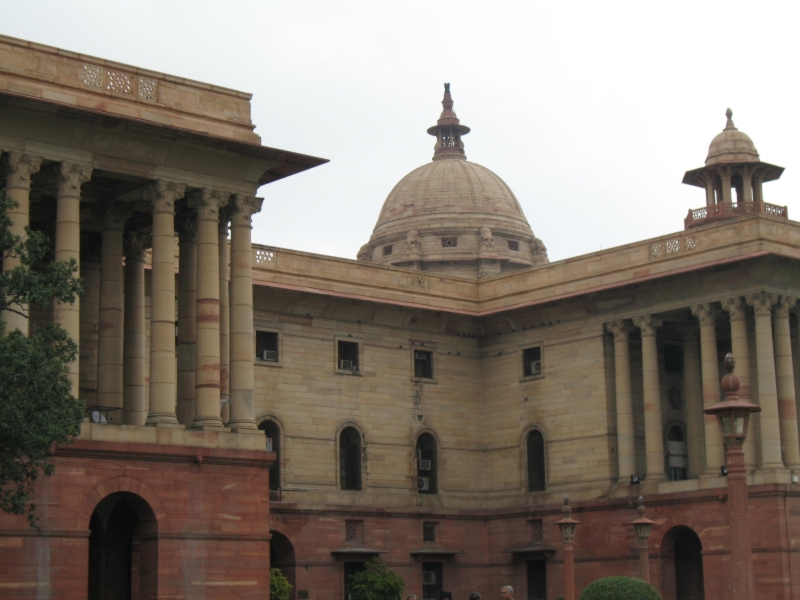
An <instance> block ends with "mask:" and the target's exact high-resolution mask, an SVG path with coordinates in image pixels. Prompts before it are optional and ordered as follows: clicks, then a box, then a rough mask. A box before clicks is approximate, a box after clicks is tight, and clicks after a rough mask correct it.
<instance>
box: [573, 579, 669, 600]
mask: <svg viewBox="0 0 800 600" xmlns="http://www.w3.org/2000/svg"><path fill="white" fill-rule="evenodd" d="M580 600H661V596H659V595H658V592H657V591H656V588H654V587H653V586H652V585H650V584H649V583H645V582H644V581H643V580H641V579H636V578H635V577H621V576H614V577H603V578H602V579H598V580H596V581H593V582H592V583H590V584H589V585H588V586H587V587H586V589H585V590H583V593H582V594H581V599H580Z"/></svg>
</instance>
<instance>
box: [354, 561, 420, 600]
mask: <svg viewBox="0 0 800 600" xmlns="http://www.w3.org/2000/svg"><path fill="white" fill-rule="evenodd" d="M405 586H406V583H405V581H403V578H402V577H400V575H398V574H397V573H395V572H394V571H392V570H391V569H390V568H389V567H388V566H386V563H385V562H383V561H382V560H381V559H380V558H378V557H375V558H373V559H372V560H370V561H369V562H368V563H367V569H366V570H365V571H362V572H361V573H356V574H355V575H353V576H352V577H351V578H350V588H351V589H352V590H353V593H354V594H355V596H356V597H357V598H358V600H402V598H403V590H404V589H405Z"/></svg>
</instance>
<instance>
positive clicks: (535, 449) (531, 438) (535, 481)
mask: <svg viewBox="0 0 800 600" xmlns="http://www.w3.org/2000/svg"><path fill="white" fill-rule="evenodd" d="M527 450H528V491H529V492H541V491H543V490H544V482H545V471H544V437H543V436H542V433H541V432H540V431H537V430H535V429H534V430H533V431H531V432H530V433H529V434H528V441H527Z"/></svg>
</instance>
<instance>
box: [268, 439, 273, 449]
mask: <svg viewBox="0 0 800 600" xmlns="http://www.w3.org/2000/svg"><path fill="white" fill-rule="evenodd" d="M267 452H272V438H267Z"/></svg>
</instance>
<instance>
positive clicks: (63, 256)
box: [51, 162, 92, 396]
mask: <svg viewBox="0 0 800 600" xmlns="http://www.w3.org/2000/svg"><path fill="white" fill-rule="evenodd" d="M91 175H92V167H91V166H89V165H81V164H76V163H69V162H62V163H60V164H59V165H57V166H56V167H55V168H54V169H53V171H51V176H52V179H53V180H54V183H55V184H56V186H57V191H56V239H55V260H57V261H61V260H64V261H70V260H75V262H76V264H77V265H78V267H79V269H80V264H81V185H83V184H84V183H86V182H87V181H89V178H90V177H91ZM74 276H75V277H76V278H78V277H80V276H81V273H80V270H78V271H77V272H76V273H75V275H74ZM53 319H54V320H55V321H56V322H57V323H59V324H60V325H61V327H63V328H64V330H65V331H66V332H67V334H68V335H69V337H71V338H72V339H73V340H74V342H75V343H76V344H78V346H79V347H80V339H81V297H80V296H75V302H74V303H72V304H62V303H61V302H55V304H54V306H53ZM69 378H70V381H71V382H72V394H73V395H74V396H78V394H79V391H80V389H79V388H80V359H79V357H77V356H76V357H75V360H74V361H73V362H72V363H71V364H70V366H69Z"/></svg>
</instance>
